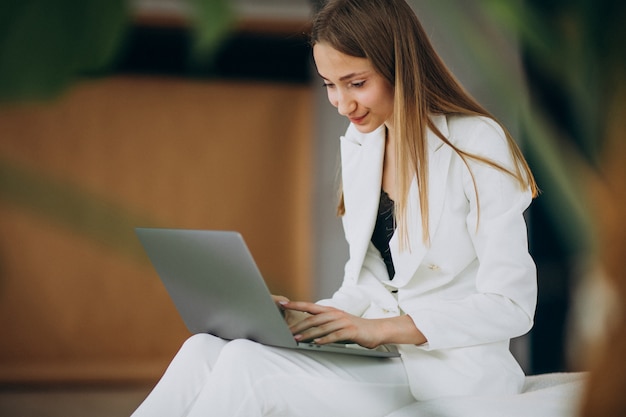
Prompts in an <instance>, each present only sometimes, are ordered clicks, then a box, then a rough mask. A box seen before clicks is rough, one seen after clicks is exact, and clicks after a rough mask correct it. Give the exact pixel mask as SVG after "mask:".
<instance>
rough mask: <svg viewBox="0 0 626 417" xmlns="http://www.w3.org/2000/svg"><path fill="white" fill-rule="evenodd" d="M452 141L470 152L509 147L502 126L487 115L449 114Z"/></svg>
mask: <svg viewBox="0 0 626 417" xmlns="http://www.w3.org/2000/svg"><path fill="white" fill-rule="evenodd" d="M446 118H447V122H448V131H449V138H448V140H450V142H452V143H453V144H454V146H457V147H458V148H459V149H462V150H464V151H466V152H470V153H478V154H482V153H485V152H486V151H487V153H490V152H488V149H490V148H491V149H493V150H497V149H501V150H502V149H508V141H507V138H506V135H505V133H504V130H503V129H502V126H501V125H500V124H499V123H498V122H497V121H495V120H494V119H492V118H490V117H486V116H472V115H462V114H453V115H447V116H446Z"/></svg>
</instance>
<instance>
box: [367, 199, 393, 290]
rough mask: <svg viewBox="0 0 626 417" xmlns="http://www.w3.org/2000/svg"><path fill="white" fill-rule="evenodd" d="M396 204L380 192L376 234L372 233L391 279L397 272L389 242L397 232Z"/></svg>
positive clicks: (373, 241)
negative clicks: (395, 231)
mask: <svg viewBox="0 0 626 417" xmlns="http://www.w3.org/2000/svg"><path fill="white" fill-rule="evenodd" d="M395 227H396V225H395V217H394V202H393V200H392V199H390V198H389V196H388V195H387V193H386V192H385V190H380V203H379V204H378V217H376V225H375V226H374V233H372V243H373V244H374V246H375V247H376V249H378V251H379V252H380V255H381V256H382V257H383V261H385V265H386V266H387V272H388V273H389V279H393V277H394V275H396V270H395V268H394V266H393V260H392V259H391V251H390V250H389V241H390V240H391V237H392V236H393V232H394V230H395Z"/></svg>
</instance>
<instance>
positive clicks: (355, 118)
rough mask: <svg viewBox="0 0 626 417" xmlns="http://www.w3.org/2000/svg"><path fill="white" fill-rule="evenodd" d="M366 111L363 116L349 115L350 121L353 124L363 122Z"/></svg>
mask: <svg viewBox="0 0 626 417" xmlns="http://www.w3.org/2000/svg"><path fill="white" fill-rule="evenodd" d="M367 114H368V113H365V114H364V115H363V116H359V117H350V118H349V119H350V121H351V122H352V123H354V124H355V125H360V124H362V123H363V121H364V120H365V117H366V116H367Z"/></svg>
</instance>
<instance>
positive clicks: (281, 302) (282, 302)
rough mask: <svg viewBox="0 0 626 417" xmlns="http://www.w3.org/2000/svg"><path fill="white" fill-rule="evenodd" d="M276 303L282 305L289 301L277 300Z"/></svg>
mask: <svg viewBox="0 0 626 417" xmlns="http://www.w3.org/2000/svg"><path fill="white" fill-rule="evenodd" d="M278 304H280V305H281V306H284V305H285V304H289V301H279V302H278Z"/></svg>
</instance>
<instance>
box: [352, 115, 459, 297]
mask: <svg viewBox="0 0 626 417" xmlns="http://www.w3.org/2000/svg"><path fill="white" fill-rule="evenodd" d="M431 120H432V122H433V124H434V125H435V126H436V127H437V129H438V130H439V131H440V132H441V133H442V134H443V135H444V136H445V137H448V126H447V120H446V117H445V116H444V115H433V116H431ZM427 140H428V151H429V152H428V153H429V155H428V158H429V161H428V166H429V173H428V187H429V195H428V203H429V232H430V236H433V235H434V233H435V231H436V228H437V225H438V223H439V219H440V217H441V211H442V207H443V200H444V196H445V185H446V184H445V183H446V180H447V169H448V165H449V161H450V155H451V149H450V147H449V146H443V145H444V143H443V142H442V141H441V139H440V138H439V137H438V136H437V135H436V134H435V133H434V132H432V131H431V130H430V129H428V130H427ZM384 153H385V127H384V126H381V127H380V128H378V129H376V130H375V131H373V132H371V133H368V134H362V133H360V132H358V131H357V130H356V129H355V128H354V126H350V127H349V128H348V131H347V132H346V135H345V136H343V137H342V138H341V164H342V178H343V186H344V203H345V207H346V215H345V217H344V227H345V233H346V239H347V240H348V242H349V243H350V263H349V264H350V265H351V268H352V270H346V273H349V274H351V275H353V276H354V278H355V279H356V277H357V276H358V271H359V270H360V268H361V265H362V264H363V259H364V258H365V254H366V252H367V248H368V245H369V242H370V240H371V237H372V232H373V231H374V225H375V223H376V214H377V211H378V203H379V199H380V187H381V182H382V168H383V159H384ZM418 198H419V192H418V190H417V183H416V181H413V183H412V185H411V188H410V190H409V201H410V202H411V203H410V206H409V216H408V218H407V221H408V227H409V236H408V237H409V247H410V250H409V248H406V249H404V250H403V251H402V252H400V250H399V243H400V242H399V240H398V234H394V236H393V238H392V239H391V242H390V248H391V253H392V258H393V261H394V265H395V269H396V276H395V278H394V279H393V281H391V282H390V283H391V284H392V285H394V286H398V287H400V286H403V285H406V283H407V282H408V281H409V280H410V278H411V277H412V276H413V274H414V273H415V270H416V269H417V267H419V264H420V263H421V261H422V259H423V257H424V255H425V253H426V251H427V245H426V244H425V243H424V242H423V241H422V220H421V213H420V211H419V202H418V201H419V200H418Z"/></svg>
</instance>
